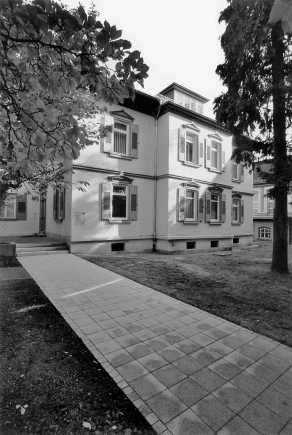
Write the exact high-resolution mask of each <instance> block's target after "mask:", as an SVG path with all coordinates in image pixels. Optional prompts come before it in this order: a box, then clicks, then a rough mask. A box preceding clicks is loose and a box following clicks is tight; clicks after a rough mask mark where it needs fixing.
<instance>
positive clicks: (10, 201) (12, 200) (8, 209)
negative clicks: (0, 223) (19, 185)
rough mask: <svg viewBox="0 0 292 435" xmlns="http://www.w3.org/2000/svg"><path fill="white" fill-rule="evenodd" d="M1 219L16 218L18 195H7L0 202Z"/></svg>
mask: <svg viewBox="0 0 292 435" xmlns="http://www.w3.org/2000/svg"><path fill="white" fill-rule="evenodd" d="M0 218H1V219H16V195H7V197H6V198H5V199H4V200H3V201H2V202H1V203H0Z"/></svg>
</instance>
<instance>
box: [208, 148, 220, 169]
mask: <svg viewBox="0 0 292 435" xmlns="http://www.w3.org/2000/svg"><path fill="white" fill-rule="evenodd" d="M215 148H216V153H217V166H213V159H212V155H213V152H215ZM220 150H221V143H220V142H218V141H216V140H211V146H210V164H211V169H213V170H215V171H221V164H220V162H221V161H222V156H220Z"/></svg>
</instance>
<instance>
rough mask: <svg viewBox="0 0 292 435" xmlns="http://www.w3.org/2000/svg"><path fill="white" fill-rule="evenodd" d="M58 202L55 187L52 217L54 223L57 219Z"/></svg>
mask: <svg viewBox="0 0 292 435" xmlns="http://www.w3.org/2000/svg"><path fill="white" fill-rule="evenodd" d="M58 200H59V190H58V188H57V187H55V189H54V196H53V216H54V219H55V221H56V220H57V219H58V216H57V210H58Z"/></svg>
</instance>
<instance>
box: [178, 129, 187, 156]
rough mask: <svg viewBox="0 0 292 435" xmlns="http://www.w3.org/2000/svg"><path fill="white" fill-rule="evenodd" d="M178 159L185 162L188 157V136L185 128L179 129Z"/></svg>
mask: <svg viewBox="0 0 292 435" xmlns="http://www.w3.org/2000/svg"><path fill="white" fill-rule="evenodd" d="M178 159H179V160H180V161H181V162H184V161H185V159H186V136H185V129H184V128H179V129H178Z"/></svg>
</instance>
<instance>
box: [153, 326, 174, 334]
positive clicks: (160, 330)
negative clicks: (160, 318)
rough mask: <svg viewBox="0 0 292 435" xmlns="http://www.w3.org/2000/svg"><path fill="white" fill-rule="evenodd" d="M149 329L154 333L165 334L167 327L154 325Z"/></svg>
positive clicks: (167, 330)
mask: <svg viewBox="0 0 292 435" xmlns="http://www.w3.org/2000/svg"><path fill="white" fill-rule="evenodd" d="M150 329H151V331H152V332H153V333H154V334H155V335H162V334H167V333H168V332H169V328H167V327H166V326H154V327H153V328H150Z"/></svg>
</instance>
